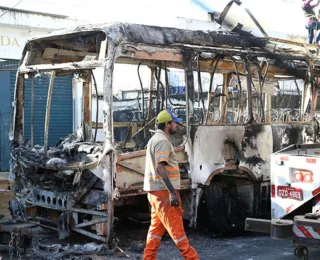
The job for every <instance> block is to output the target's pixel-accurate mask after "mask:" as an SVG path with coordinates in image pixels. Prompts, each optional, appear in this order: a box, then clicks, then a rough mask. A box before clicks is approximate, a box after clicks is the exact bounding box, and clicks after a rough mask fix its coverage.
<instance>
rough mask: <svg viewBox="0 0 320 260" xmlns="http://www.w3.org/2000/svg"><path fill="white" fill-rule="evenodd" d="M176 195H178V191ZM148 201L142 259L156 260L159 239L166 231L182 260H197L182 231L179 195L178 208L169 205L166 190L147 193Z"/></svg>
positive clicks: (181, 211)
mask: <svg viewBox="0 0 320 260" xmlns="http://www.w3.org/2000/svg"><path fill="white" fill-rule="evenodd" d="M177 193H178V195H179V192H178V191H177ZM148 199H149V202H150V204H151V224H150V227H149V231H148V237H147V244H146V247H145V249H144V255H143V259H144V260H155V259H156V255H157V252H158V248H159V246H160V241H161V237H162V236H163V235H164V233H165V231H166V230H167V231H168V233H169V235H170V236H171V238H172V239H173V241H174V242H175V244H176V246H177V247H178V248H179V250H180V252H181V255H182V257H183V258H184V259H188V260H198V259H199V257H198V254H197V252H196V250H195V249H194V248H193V247H191V246H190V244H189V240H188V238H187V236H186V233H185V231H184V227H183V221H182V214H183V210H182V208H181V200H180V195H179V200H180V206H179V207H173V206H171V205H170V197H169V192H168V191H167V190H161V191H151V192H149V193H148Z"/></svg>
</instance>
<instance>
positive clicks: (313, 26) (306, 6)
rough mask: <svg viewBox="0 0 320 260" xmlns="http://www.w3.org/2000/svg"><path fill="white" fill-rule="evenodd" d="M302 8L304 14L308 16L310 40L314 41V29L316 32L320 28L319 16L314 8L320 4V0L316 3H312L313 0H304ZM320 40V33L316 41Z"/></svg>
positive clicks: (307, 26)
mask: <svg viewBox="0 0 320 260" xmlns="http://www.w3.org/2000/svg"><path fill="white" fill-rule="evenodd" d="M302 1H303V5H302V9H303V11H304V16H305V17H306V18H307V24H306V29H307V30H308V42H309V43H310V44H312V43H313V40H314V31H316V33H317V32H318V30H320V23H319V22H318V19H317V16H316V14H315V12H314V8H315V7H316V6H318V5H319V1H318V2H317V3H316V4H311V2H312V1H313V0H302ZM319 40H320V34H319V35H318V36H317V37H316V43H317V44H318V42H319Z"/></svg>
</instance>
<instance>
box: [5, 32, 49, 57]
mask: <svg viewBox="0 0 320 260" xmlns="http://www.w3.org/2000/svg"><path fill="white" fill-rule="evenodd" d="M47 32H48V31H47ZM47 32H46V31H37V30H34V29H28V28H14V27H2V26H0V59H14V60H19V59H20V58H21V54H22V51H23V48H24V45H25V43H26V42H27V41H28V39H31V38H33V37H35V36H37V35H41V34H46V33H47Z"/></svg>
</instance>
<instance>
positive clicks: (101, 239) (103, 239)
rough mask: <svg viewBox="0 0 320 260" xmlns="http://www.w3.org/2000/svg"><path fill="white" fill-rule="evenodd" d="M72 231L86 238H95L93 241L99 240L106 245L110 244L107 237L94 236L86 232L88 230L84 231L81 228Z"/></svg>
mask: <svg viewBox="0 0 320 260" xmlns="http://www.w3.org/2000/svg"><path fill="white" fill-rule="evenodd" d="M72 230H73V231H75V232H77V233H80V234H82V235H85V236H88V237H91V238H93V239H96V240H99V241H101V242H105V243H106V242H108V240H107V238H106V237H103V236H98V235H96V234H93V233H91V232H89V231H86V230H84V229H81V228H73V229H72Z"/></svg>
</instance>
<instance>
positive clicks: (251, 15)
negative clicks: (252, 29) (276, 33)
mask: <svg viewBox="0 0 320 260" xmlns="http://www.w3.org/2000/svg"><path fill="white" fill-rule="evenodd" d="M244 10H246V12H247V14H248V15H249V16H250V18H251V19H252V21H253V22H254V23H255V25H256V26H257V27H258V28H259V30H260V32H261V33H262V34H263V36H264V37H269V36H268V34H267V33H266V31H265V30H264V29H263V28H262V26H261V24H260V23H259V22H258V20H257V19H256V18H255V17H254V15H253V14H252V13H251V11H250V10H249V8H245V9H244Z"/></svg>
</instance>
